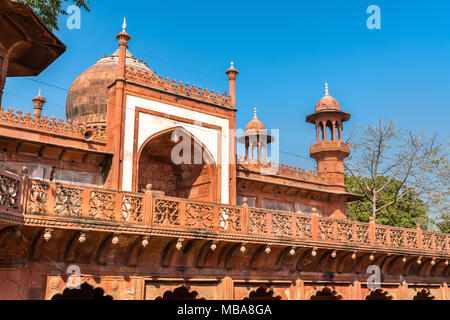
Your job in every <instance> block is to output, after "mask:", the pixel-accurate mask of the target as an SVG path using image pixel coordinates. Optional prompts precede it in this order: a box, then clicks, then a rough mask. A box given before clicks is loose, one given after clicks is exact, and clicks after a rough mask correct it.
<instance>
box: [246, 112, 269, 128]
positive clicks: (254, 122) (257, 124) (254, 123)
mask: <svg viewBox="0 0 450 320" xmlns="http://www.w3.org/2000/svg"><path fill="white" fill-rule="evenodd" d="M250 132H254V133H266V126H265V125H264V124H263V123H262V122H261V121H260V120H259V119H258V117H257V114H256V108H255V109H254V110H253V119H252V120H250V122H249V123H247V126H246V127H245V133H250Z"/></svg>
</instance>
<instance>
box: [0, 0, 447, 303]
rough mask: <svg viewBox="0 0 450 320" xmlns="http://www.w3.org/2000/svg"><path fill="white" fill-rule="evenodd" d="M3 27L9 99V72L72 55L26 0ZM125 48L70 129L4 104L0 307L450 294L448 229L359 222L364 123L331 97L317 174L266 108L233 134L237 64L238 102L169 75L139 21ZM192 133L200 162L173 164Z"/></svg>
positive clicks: (79, 88)
mask: <svg viewBox="0 0 450 320" xmlns="http://www.w3.org/2000/svg"><path fill="white" fill-rule="evenodd" d="M0 30H2V32H0V66H1V69H0V70H1V73H0V76H1V78H0V79H1V81H0V104H1V94H2V92H3V89H4V85H5V81H6V78H7V77H19V76H32V75H38V74H39V73H40V72H41V71H42V70H44V69H45V68H47V67H48V66H49V65H50V64H51V63H52V62H53V61H54V60H55V59H57V58H58V57H59V56H60V55H61V54H62V53H63V52H64V51H65V50H66V47H65V45H64V44H63V43H62V42H61V41H60V40H58V39H57V38H56V37H55V36H54V35H53V34H52V33H51V32H50V31H49V30H48V29H47V28H46V27H45V26H44V25H43V24H42V22H41V21H40V20H39V19H38V18H36V16H35V15H34V13H33V12H32V11H31V9H30V8H29V7H28V6H26V5H23V4H20V3H17V2H13V1H8V0H0ZM116 38H117V40H118V49H117V50H115V49H114V48H111V52H114V51H115V52H114V53H112V54H111V55H109V56H105V57H103V58H101V59H99V60H98V61H97V62H96V63H95V64H94V65H93V66H91V67H89V68H87V69H86V71H85V72H83V73H82V74H81V75H79V76H78V78H76V79H75V81H74V82H73V84H72V86H71V88H70V91H69V93H68V95H67V104H66V114H67V121H64V120H63V119H61V120H56V119H55V118H54V117H49V116H47V115H44V114H45V102H46V100H45V98H44V97H42V96H41V95H40V94H39V95H38V96H37V97H35V98H34V99H33V104H34V112H32V113H30V112H26V113H24V112H22V111H20V110H17V111H14V110H13V109H12V108H9V106H2V107H1V111H0V148H1V150H2V154H3V156H2V159H1V161H0V299H80V298H81V299H118V300H120V299H121V300H125V299H127V300H142V299H180V298H182V299H208V300H209V299H230V300H233V299H236V300H238V299H239V300H240V299H283V300H284V299H290V300H307V299H308V300H309V299H334V300H339V299H362V300H363V299H406V300H413V299H414V300H421V299H422V300H423V299H425V300H427V299H444V300H445V299H449V296H450V291H449V289H448V281H449V276H448V272H449V267H448V260H449V259H450V250H449V242H450V236H449V235H448V234H442V233H433V232H427V231H423V230H421V229H420V227H419V226H418V227H417V229H404V228H396V227H388V226H382V225H377V224H375V223H374V221H370V223H358V222H354V221H350V220H347V218H346V212H345V206H346V203H347V202H349V201H355V200H358V199H359V196H357V195H354V194H351V193H348V192H346V190H345V186H344V167H343V161H344V158H346V157H347V156H348V155H349V154H350V152H351V150H350V145H349V144H348V143H344V142H343V141H342V140H343V131H342V129H343V122H344V121H347V120H349V119H350V114H348V113H345V112H344V111H343V109H342V108H341V106H340V105H339V103H338V102H337V100H335V99H334V98H332V97H331V96H330V95H329V93H328V87H327V88H326V92H325V95H324V96H323V97H322V98H321V99H320V100H319V102H318V103H317V105H316V106H315V110H313V108H311V114H310V115H309V116H307V117H306V122H307V123H309V124H312V125H313V126H311V140H312V141H314V143H313V144H311V147H310V156H311V157H312V158H313V159H315V160H316V161H317V171H312V170H304V169H300V168H294V167H291V166H287V165H279V164H275V165H274V164H273V163H271V162H269V161H267V151H266V150H267V149H266V148H268V147H270V146H268V145H269V144H270V143H272V142H274V141H275V139H276V137H273V136H272V135H270V130H268V129H267V128H266V127H265V125H264V124H263V123H262V122H261V121H260V120H258V117H257V114H256V110H255V115H254V117H253V119H251V120H250V122H249V123H248V125H247V126H246V128H245V131H244V132H243V134H242V135H239V136H237V137H235V135H234V132H235V130H236V111H237V108H236V101H238V97H236V96H235V83H236V81H237V76H238V70H237V69H236V68H235V67H234V66H233V65H231V67H230V68H229V69H228V70H226V75H227V77H228V81H229V94H228V95H227V94H225V93H222V92H218V91H215V90H208V89H204V88H203V87H200V86H195V85H191V84H189V83H183V82H180V81H175V80H169V79H168V78H163V77H162V76H159V75H157V74H155V73H154V72H153V71H152V69H150V68H149V67H148V66H147V65H146V64H145V63H144V62H143V61H141V60H139V59H137V58H135V57H134V56H133V55H132V54H131V52H130V51H132V50H130V51H128V42H129V41H130V39H131V36H130V35H129V34H128V33H127V32H126V25H125V24H124V26H123V30H122V31H121V32H120V33H119V34H117V36H116ZM86 67H87V66H86ZM305 125H306V124H305ZM327 131H328V135H327ZM330 132H331V135H330V134H329V133H330ZM314 135H315V137H314ZM181 136H182V137H183V138H182V140H183V141H185V142H187V141H189V144H188V147H189V148H188V149H183V150H184V151H183V156H184V158H185V159H186V158H187V159H188V160H193V159H194V158H196V153H197V154H201V156H200V158H199V159H200V161H185V162H182V163H174V161H173V150H174V148H176V147H177V141H178V142H179V141H181V139H180V137H181ZM174 137H175V138H174ZM238 143H242V144H243V146H244V147H245V156H244V157H242V158H238V157H237V156H236V146H237V144H238ZM185 150H190V151H189V152H188V153H186V151H185ZM197 160H198V157H197ZM372 265H374V266H377V267H378V268H379V270H380V280H381V284H380V285H379V286H378V287H377V288H374V287H372V286H371V285H370V284H371V282H370V281H371V280H370V279H369V276H370V274H369V273H367V268H368V267H369V266H372ZM77 281H79V282H78V284H77V285H78V286H79V288H78V289H72V287H73V286H74V285H75V284H76V282H77Z"/></svg>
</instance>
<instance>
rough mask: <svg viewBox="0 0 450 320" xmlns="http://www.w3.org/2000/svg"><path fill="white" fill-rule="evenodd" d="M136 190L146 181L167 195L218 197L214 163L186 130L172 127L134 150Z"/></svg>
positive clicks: (197, 198) (195, 197) (146, 183)
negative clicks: (135, 154) (135, 157)
mask: <svg viewBox="0 0 450 320" xmlns="http://www.w3.org/2000/svg"><path fill="white" fill-rule="evenodd" d="M136 162H137V163H136V173H135V179H134V182H135V183H134V189H135V191H138V192H139V191H143V190H145V187H146V186H147V185H148V184H151V185H152V189H153V190H154V191H160V192H162V193H164V195H166V196H172V197H178V198H185V199H192V200H202V201H213V202H215V201H217V199H218V194H217V186H216V185H217V183H216V181H217V166H216V164H215V163H214V158H213V156H212V154H211V152H210V151H209V150H208V149H207V148H206V147H205V146H204V145H203V144H202V143H201V142H200V141H199V140H198V139H197V138H196V137H194V136H193V135H192V134H191V133H190V132H189V131H187V130H186V129H184V128H182V127H174V128H170V129H167V130H163V131H160V132H158V133H156V134H154V135H152V136H150V137H149V138H148V139H147V140H146V141H145V142H144V143H143V144H142V147H141V148H140V150H139V151H138V154H137V160H136Z"/></svg>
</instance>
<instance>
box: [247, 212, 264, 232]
mask: <svg viewBox="0 0 450 320" xmlns="http://www.w3.org/2000/svg"><path fill="white" fill-rule="evenodd" d="M249 231H250V232H251V233H267V213H266V212H264V211H262V210H257V209H251V211H250V225H249Z"/></svg>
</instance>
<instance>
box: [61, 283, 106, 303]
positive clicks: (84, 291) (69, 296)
mask: <svg viewBox="0 0 450 320" xmlns="http://www.w3.org/2000/svg"><path fill="white" fill-rule="evenodd" d="M52 300H113V298H112V297H111V296H108V295H105V291H104V290H103V289H102V288H95V289H94V287H92V286H91V285H90V284H88V283H87V282H84V283H83V284H82V285H81V286H80V289H76V288H73V289H70V288H66V289H65V290H64V291H63V293H62V294H56V295H54V296H53V297H52Z"/></svg>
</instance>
